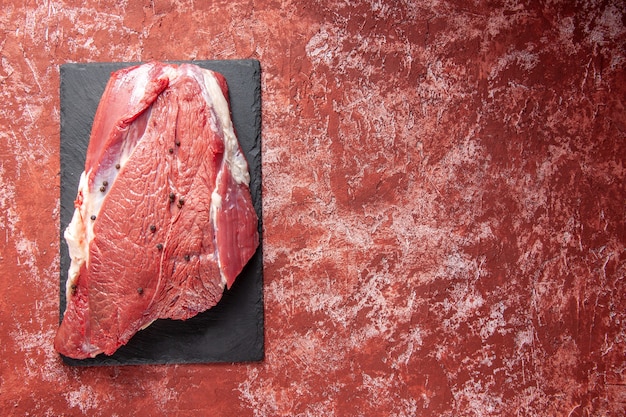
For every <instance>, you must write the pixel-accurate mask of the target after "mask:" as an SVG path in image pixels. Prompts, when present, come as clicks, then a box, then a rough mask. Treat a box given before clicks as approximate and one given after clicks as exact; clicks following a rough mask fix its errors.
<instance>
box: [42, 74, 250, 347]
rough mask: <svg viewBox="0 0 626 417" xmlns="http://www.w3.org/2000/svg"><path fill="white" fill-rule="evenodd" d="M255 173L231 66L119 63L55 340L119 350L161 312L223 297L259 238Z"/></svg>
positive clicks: (90, 156)
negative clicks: (236, 114)
mask: <svg viewBox="0 0 626 417" xmlns="http://www.w3.org/2000/svg"><path fill="white" fill-rule="evenodd" d="M249 181H250V178H249V173H248V165H247V162H246V160H245V157H244V156H243V153H242V151H241V148H240V146H239V142H238V141H237V138H236V136H235V132H234V129H233V126H232V122H231V119H230V108H229V102H228V87H227V85H226V81H225V79H224V78H223V76H221V75H220V74H218V73H215V72H212V71H209V70H205V69H201V68H200V67H197V66H195V65H189V64H183V65H180V66H175V65H166V64H162V63H158V62H152V63H148V64H144V65H140V66H136V67H132V68H127V69H123V70H120V71H117V72H115V73H113V74H112V76H111V79H110V81H109V83H108V84H107V87H106V90H105V92H104V94H103V96H102V99H101V101H100V104H99V106H98V110H97V112H96V115H95V119H94V123H93V128H92V132H91V138H90V142H89V147H88V149H87V157H86V162H85V171H84V172H83V174H82V176H81V180H80V185H79V188H78V195H77V197H76V201H75V212H74V217H73V219H72V222H71V223H70V225H69V226H68V228H67V229H66V231H65V238H66V241H67V243H68V246H69V250H70V257H71V260H72V263H71V266H70V270H69V272H68V280H67V287H66V294H67V306H66V310H65V313H64V317H63V321H62V323H61V326H60V328H59V330H58V332H57V335H56V338H55V341H54V346H55V349H56V350H57V351H58V352H60V353H61V354H63V355H65V356H68V357H72V358H76V359H82V358H88V357H94V356H96V355H97V354H99V353H105V354H106V355H111V354H112V353H113V352H115V350H117V349H118V348H119V347H120V346H121V345H123V344H126V343H127V342H128V340H130V338H131V337H132V336H133V335H134V334H135V333H136V332H137V331H139V330H140V329H142V328H145V327H147V326H149V325H150V324H151V323H152V322H153V321H154V320H156V319H159V318H172V319H187V318H190V317H192V316H194V315H196V314H198V313H200V312H202V311H205V310H207V309H209V308H211V307H212V306H214V305H215V304H216V303H217V302H218V301H219V300H220V298H221V297H222V293H223V290H224V286H226V287H230V286H231V285H232V284H233V281H234V280H235V278H236V277H237V275H238V274H239V273H240V272H241V270H242V268H243V267H244V266H245V264H246V263H247V262H248V260H249V259H250V258H251V257H252V255H253V254H254V252H255V251H256V248H257V246H258V242H259V235H258V231H257V225H258V219H257V215H256V212H255V211H254V208H253V206H252V201H251V196H250V191H249V188H248V184H249Z"/></svg>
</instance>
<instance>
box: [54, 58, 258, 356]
mask: <svg viewBox="0 0 626 417" xmlns="http://www.w3.org/2000/svg"><path fill="white" fill-rule="evenodd" d="M166 62H170V63H174V64H179V63H183V62H188V63H194V64H197V65H200V66H203V67H212V66H218V67H219V66H223V65H233V64H234V65H240V66H246V67H250V70H251V71H252V73H253V77H254V103H252V104H253V107H255V106H256V108H257V109H258V111H256V112H254V114H255V117H254V121H253V124H254V132H255V135H254V136H255V137H254V145H253V149H254V150H256V151H255V153H254V155H253V158H252V159H254V161H251V160H250V159H251V158H250V157H249V156H248V155H246V156H247V158H248V160H249V163H250V165H251V168H250V170H251V171H253V170H255V174H254V176H253V181H252V182H251V184H250V186H251V189H252V188H253V187H254V188H256V191H255V192H256V197H257V198H256V199H255V201H254V206H255V210H256V211H257V213H258V215H259V225H258V229H259V236H260V244H259V248H258V249H257V252H256V254H255V255H254V257H253V258H252V259H251V260H250V262H249V264H248V266H247V267H246V268H245V269H251V268H256V270H257V271H258V277H257V279H258V285H259V287H258V291H259V294H258V296H259V297H258V300H256V302H257V304H258V310H259V313H258V318H257V323H256V324H257V326H256V327H257V329H256V333H255V334H253V335H252V334H251V335H250V336H252V338H253V339H254V340H255V342H254V345H255V346H257V348H256V350H255V351H254V352H251V353H248V355H247V356H246V357H244V358H236V357H235V358H233V357H230V358H229V357H226V358H220V357H213V358H197V357H194V358H174V359H165V358H161V359H159V360H155V359H151V360H146V359H144V358H140V357H139V358H128V357H127V358H124V359H122V360H119V359H118V358H117V357H116V354H114V355H112V356H104V355H99V356H97V357H96V358H93V359H84V360H77V359H72V358H68V357H65V356H63V355H60V356H61V357H62V359H63V361H64V362H65V363H66V364H68V365H72V366H119V365H142V364H202V363H220V362H231V363H234V362H258V361H262V360H264V358H265V343H264V342H265V340H264V339H265V334H264V320H265V317H264V305H263V304H264V300H263V252H262V244H263V236H262V230H263V227H262V224H263V223H262V221H263V220H262V219H263V216H262V194H261V190H262V186H261V185H262V172H261V65H260V62H259V61H258V60H255V59H242V60H205V61H166ZM141 63H142V62H97V63H67V64H62V65H61V66H60V94H61V125H60V129H61V146H63V136H64V134H63V131H64V128H63V124H64V122H65V120H64V118H63V105H64V100H63V90H64V88H63V86H64V82H67V78H66V76H65V73H66V72H67V71H71V70H72V69H77V68H82V69H86V70H87V69H89V68H95V67H104V68H110V69H111V72H112V71H114V70H116V69H120V68H124V67H129V66H133V65H139V64H141ZM211 69H213V70H218V71H219V69H216V68H211ZM66 70H67V71H66ZM227 78H228V77H227ZM229 87H231V86H230V84H229ZM229 89H230V90H231V91H232V90H233V89H232V88H229ZM99 100H100V97H97V101H99ZM231 101H232V94H231ZM233 113H235V110H233ZM234 116H235V115H234ZM89 127H91V123H89ZM61 162H62V164H61V171H62V180H63V161H61ZM253 165H254V166H255V167H253ZM81 172H82V170H81ZM251 173H252V172H251ZM62 185H63V184H62ZM61 190H63V186H62V187H61ZM73 192H74V193H75V190H73ZM253 198H254V192H253ZM72 211H73V210H72ZM66 224H67V222H65V223H63V222H61V230H60V240H61V245H60V247H61V250H63V246H64V245H65V240H64V238H63V231H64V227H65V225H66ZM62 257H63V256H62ZM244 271H245V270H244ZM66 274H67V269H66V268H65V269H63V268H61V271H60V283H59V284H60V294H61V296H60V306H59V309H60V317H59V321H60V320H61V318H62V315H63V310H64V307H65V299H64V292H65V288H64V282H65V278H66ZM242 275H243V272H242ZM236 286H237V282H235V285H234V286H233V288H236ZM232 290H233V289H231V291H232ZM227 294H228V292H227V293H225V297H224V298H226V297H227ZM216 307H219V304H218V306H216ZM209 311H210V310H209ZM206 313H208V312H206ZM203 314H205V313H203ZM191 320H194V319H190V321H191ZM160 321H161V320H159V321H157V322H155V323H158V322H160ZM165 321H171V320H165ZM172 322H173V321H172ZM131 341H132V339H131ZM129 344H130V342H129ZM124 348H125V347H122V348H121V349H124Z"/></svg>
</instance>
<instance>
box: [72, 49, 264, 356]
mask: <svg viewBox="0 0 626 417" xmlns="http://www.w3.org/2000/svg"><path fill="white" fill-rule="evenodd" d="M173 63H181V62H173ZM191 63H193V64H196V65H198V66H200V67H203V68H207V69H210V70H213V71H217V72H219V73H221V74H222V75H224V77H225V78H226V80H227V81H228V87H229V92H230V102H231V109H232V118H233V124H234V126H235V130H236V132H237V136H238V138H239V142H240V143H241V147H242V150H243V152H244V154H245V156H246V159H247V160H248V164H249V168H250V178H251V181H250V191H251V193H252V201H253V203H254V208H255V210H256V212H257V214H258V217H259V236H260V237H261V239H260V244H259V248H258V249H257V251H256V253H255V255H254V256H253V258H252V259H251V260H250V262H249V263H248V265H247V266H246V267H245V269H244V270H243V271H242V273H241V274H240V275H239V277H238V278H237V280H236V281H235V283H234V285H233V286H232V287H231V288H230V290H226V291H225V292H224V296H223V298H222V300H221V301H220V302H219V303H218V305H216V306H215V307H213V308H212V309H210V310H208V311H206V312H204V313H201V314H199V315H197V316H196V317H193V318H191V319H189V320H184V321H183V320H167V319H166V320H157V321H155V322H154V323H153V324H152V325H150V326H149V327H148V328H146V329H144V330H141V331H139V332H138V333H137V334H136V335H135V336H133V338H132V339H131V340H130V341H129V343H128V344H127V345H125V346H122V347H121V348H120V349H118V350H117V351H116V352H115V354H113V355H112V356H105V355H98V356H97V357H95V358H92V359H83V360H76V359H71V358H68V357H65V356H62V357H63V360H64V362H65V363H67V364H69V365H76V366H99V365H139V364H177V363H212V362H249V361H260V360H262V359H263V357H264V327H263V326H264V316H263V258H262V256H263V255H262V253H263V251H262V246H263V237H262V235H261V231H262V212H261V67H260V64H259V62H258V61H257V60H227V61H193V62H191ZM137 64H138V63H131V62H128V63H87V64H82V63H72V64H64V65H61V67H60V73H61V88H60V95H61V97H60V98H61V149H60V153H61V230H60V232H61V233H60V240H61V245H60V246H61V248H60V250H61V253H60V257H61V277H60V289H61V292H60V294H61V295H60V312H61V319H62V317H63V311H64V310H65V300H66V299H65V282H66V280H67V271H68V268H69V265H70V258H69V253H68V248H67V244H66V242H65V239H64V238H63V232H64V231H65V228H66V227H67V225H68V224H69V222H70V221H71V219H72V215H73V213H74V199H75V198H76V192H77V189H78V181H79V178H80V175H81V173H82V172H83V169H84V164H85V154H86V151H87V145H88V144H89V135H90V133H91V125H92V123H93V118H94V115H95V112H96V108H97V107H98V103H99V102H100V97H101V96H102V93H103V92H104V88H105V86H106V84H107V82H108V80H109V78H110V75H111V73H112V72H114V71H116V70H118V69H121V68H124V67H128V66H132V65H137Z"/></svg>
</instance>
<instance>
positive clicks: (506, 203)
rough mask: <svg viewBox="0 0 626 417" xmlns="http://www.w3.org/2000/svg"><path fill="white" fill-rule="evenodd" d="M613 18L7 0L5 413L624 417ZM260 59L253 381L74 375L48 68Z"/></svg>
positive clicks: (432, 1)
mask: <svg viewBox="0 0 626 417" xmlns="http://www.w3.org/2000/svg"><path fill="white" fill-rule="evenodd" d="M625 23H626V10H625V6H624V3H623V2H622V1H620V0H606V1H604V0H603V1H600V0H598V1H579V2H572V1H569V0H562V1H559V0H556V1H546V2H539V1H537V2H534V1H527V2H500V1H494V2H480V1H469V2H467V1H446V0H443V1H436V0H425V1H409V0H402V1H391V0H387V1H383V0H370V1H362V0H357V1H342V0H335V1H321V0H318V1H315V0H313V1H310V0H306V1H305V0H282V1H271V0H259V1H254V0H232V1H213V2H209V1H201V0H179V1H172V2H170V1H164V0H154V1H133V0H100V1H87V2H83V1H73V2H71V1H68V2H62V1H53V0H47V1H32V0H31V1H12V0H4V1H2V7H1V9H0V29H1V30H0V53H1V58H0V97H1V104H0V140H1V146H0V158H1V159H0V163H1V165H0V207H1V211H0V240H1V243H0V249H1V253H0V339H1V340H0V352H1V354H0V374H1V375H0V409H1V410H2V415H16V416H22V415H32V416H58V415H66V416H80V415H88V416H126V415H134V414H141V415H153V416H166V415H167V416H206V415H219V416H274V415H293V416H296V415H298V416H333V415H334V416H503V415H510V416H553V415H554V416H591V415H593V416H623V415H624V414H625V413H626V359H625V355H626V299H625V296H626V280H625V279H624V278H625V275H626V251H625V244H626V220H625V219H626V190H625V180H626V166H625V160H624V159H625V156H626V112H625V109H624V104H625V102H626V52H625V51H626V25H625ZM230 58H256V59H258V60H260V62H261V65H262V69H263V76H262V85H263V93H262V99H263V125H262V126H263V182H264V186H263V198H264V200H263V212H264V238H265V243H264V245H265V246H264V258H265V266H264V274H265V306H266V358H265V360H264V361H263V362H261V363H250V364H220V365H193V366H187V365H185V366H183V365H179V366H131V367H109V368H87V369H84V368H80V369H78V368H71V367H68V366H65V365H63V364H62V363H61V361H60V359H59V357H58V356H57V355H56V354H55V352H54V351H53V349H52V338H53V336H54V333H55V330H56V327H57V323H58V275H59V243H58V227H59V197H58V194H59V94H58V93H59V65H60V64H63V63H66V62H93V61H140V60H150V59H160V60H191V59H230Z"/></svg>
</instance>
